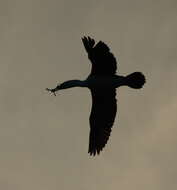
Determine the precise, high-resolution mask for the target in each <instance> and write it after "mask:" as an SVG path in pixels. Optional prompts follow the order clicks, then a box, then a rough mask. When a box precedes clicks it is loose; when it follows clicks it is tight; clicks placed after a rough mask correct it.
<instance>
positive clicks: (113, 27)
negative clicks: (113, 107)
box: [0, 0, 177, 190]
mask: <svg viewBox="0 0 177 190" xmlns="http://www.w3.org/2000/svg"><path fill="white" fill-rule="evenodd" d="M0 26H1V27H0V88H1V93H0V105H1V106H0V115H1V125H0V168H1V169H0V189H3V190H11V189H13V190H24V189H25V190H31V189H33V190H48V189H50V190H58V189H61V190H68V189H73V190H90V189H93V190H98V189H101V190H108V189H109V190H117V189H120V190H129V189H131V190H142V189H143V190H149V189H150V190H166V189H176V188H177V182H176V178H177V165H176V160H177V148H176V147H177V138H176V136H177V126H176V124H177V117H176V113H177V89H176V81H177V65H176V63H177V53H176V52H177V35H176V34H177V1H175V0H168V1H165V0H154V1H151V0H134V1H132V0H115V1H113V0H109V1H106V0H103V1H100V0H97V1H93V0H91V1H85V0H76V1H69V0H63V1H61V0H59V1H57V0H50V1H49V0H43V1H42V0H1V1H0ZM83 35H91V36H92V37H94V38H95V39H96V40H97V41H98V40H102V41H104V42H106V43H107V44H108V45H109V47H110V48H111V50H112V52H113V53H114V55H115V56H116V57H117V61H118V62H119V64H118V73H119V74H124V75H126V74H129V73H130V72H133V71H142V72H143V73H144V74H145V76H146V78H147V83H146V85H145V87H144V88H143V89H142V90H139V91H138V90H133V89H129V88H126V87H122V88H120V89H119V90H117V99H118V114H117V117H116V121H115V124H114V128H113V132H112V135H111V138H110V140H109V143H108V145H107V146H106V148H105V150H104V151H103V152H102V153H101V155H100V156H97V157H95V158H93V157H90V156H89V155H88V154H87V149H88V135H89V122H88V118H89V114H90V109H91V97H90V93H89V91H88V90H86V89H80V88H74V89H69V90H66V91H61V92H59V93H58V95H57V97H54V96H50V95H49V94H48V93H47V92H46V91H45V88H46V87H55V85H56V84H57V83H60V82H63V81H64V80H68V79H77V78H78V79H84V78H85V77H86V76H87V75H88V74H89V72H90V66H91V65H90V63H89V60H88V59H87V55H86V52H85V50H84V48H83V45H82V42H81V37H82V36H83Z"/></svg>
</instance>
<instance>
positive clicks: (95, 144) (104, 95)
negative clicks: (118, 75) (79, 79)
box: [88, 89, 117, 155]
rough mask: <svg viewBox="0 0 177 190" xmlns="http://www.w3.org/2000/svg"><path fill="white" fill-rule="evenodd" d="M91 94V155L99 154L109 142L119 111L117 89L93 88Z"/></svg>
mask: <svg viewBox="0 0 177 190" xmlns="http://www.w3.org/2000/svg"><path fill="white" fill-rule="evenodd" d="M91 94H92V110H91V114H90V136H89V150H88V152H89V153H90V155H95V154H96V153H97V154H99V153H100V151H101V150H102V149H103V148H104V147H105V145H106V144H107V141H108V139H109V136H110V134H111V130H112V129H111V128H112V126H113V123H114V120H115V116H116V112H117V104H116V101H117V100H116V90H115V89H106V90H103V89H91Z"/></svg>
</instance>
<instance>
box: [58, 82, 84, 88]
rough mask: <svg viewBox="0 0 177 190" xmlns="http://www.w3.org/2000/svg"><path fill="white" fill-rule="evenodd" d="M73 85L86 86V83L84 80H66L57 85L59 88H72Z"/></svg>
mask: <svg viewBox="0 0 177 190" xmlns="http://www.w3.org/2000/svg"><path fill="white" fill-rule="evenodd" d="M73 87H86V83H85V81H81V80H68V81H66V82H63V83H61V84H60V85H59V88H60V89H67V88H73Z"/></svg>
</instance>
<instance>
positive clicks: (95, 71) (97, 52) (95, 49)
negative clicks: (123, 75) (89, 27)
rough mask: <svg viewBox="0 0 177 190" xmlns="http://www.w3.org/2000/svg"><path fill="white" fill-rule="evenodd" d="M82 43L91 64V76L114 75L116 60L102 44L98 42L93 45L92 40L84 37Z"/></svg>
mask: <svg viewBox="0 0 177 190" xmlns="http://www.w3.org/2000/svg"><path fill="white" fill-rule="evenodd" d="M82 42H83V44H84V47H85V49H86V51H87V53H88V57H89V59H90V61H91V62H92V70H91V75H114V74H115V73H116V69H117V62H116V58H115V57H114V55H113V54H112V53H111V52H110V49H109V47H108V46H107V45H106V44H105V43H104V42H102V41H99V42H98V43H97V44H96V45H95V40H94V39H92V38H90V37H85V36H84V37H83V38H82Z"/></svg>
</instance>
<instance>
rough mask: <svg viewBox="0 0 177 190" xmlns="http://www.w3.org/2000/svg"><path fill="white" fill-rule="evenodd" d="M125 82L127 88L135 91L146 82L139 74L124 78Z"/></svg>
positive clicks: (135, 73)
mask: <svg viewBox="0 0 177 190" xmlns="http://www.w3.org/2000/svg"><path fill="white" fill-rule="evenodd" d="M125 80H126V85H127V86H129V87H131V88H135V89H140V88H142V87H143V85H144V83H145V82H146V79H145V76H144V75H143V74H142V73H141V72H134V73H131V74H129V75H127V76H126V77H125Z"/></svg>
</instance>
